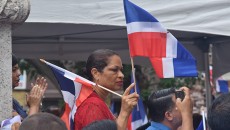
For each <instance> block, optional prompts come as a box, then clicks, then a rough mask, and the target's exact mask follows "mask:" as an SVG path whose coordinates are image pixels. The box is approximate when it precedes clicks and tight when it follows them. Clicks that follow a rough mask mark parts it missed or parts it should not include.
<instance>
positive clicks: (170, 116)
mask: <svg viewBox="0 0 230 130" xmlns="http://www.w3.org/2000/svg"><path fill="white" fill-rule="evenodd" d="M165 118H166V119H167V120H168V121H172V120H173V114H172V113H171V112H169V111H166V112H165Z"/></svg>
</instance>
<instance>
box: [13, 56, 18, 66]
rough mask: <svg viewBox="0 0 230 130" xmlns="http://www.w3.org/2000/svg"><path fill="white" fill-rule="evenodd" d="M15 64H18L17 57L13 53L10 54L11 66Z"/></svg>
mask: <svg viewBox="0 0 230 130" xmlns="http://www.w3.org/2000/svg"><path fill="white" fill-rule="evenodd" d="M16 64H18V59H17V57H16V56H15V55H14V54H12V67H13V66H15V65H16Z"/></svg>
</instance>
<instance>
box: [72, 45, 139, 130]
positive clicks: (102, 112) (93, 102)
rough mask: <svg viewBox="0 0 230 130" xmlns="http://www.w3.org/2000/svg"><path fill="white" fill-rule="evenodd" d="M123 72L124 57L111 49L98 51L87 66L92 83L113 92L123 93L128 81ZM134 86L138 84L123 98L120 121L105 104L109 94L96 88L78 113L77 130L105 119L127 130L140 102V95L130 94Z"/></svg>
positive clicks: (126, 91)
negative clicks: (124, 83)
mask: <svg viewBox="0 0 230 130" xmlns="http://www.w3.org/2000/svg"><path fill="white" fill-rule="evenodd" d="M122 69H123V67H122V62H121V58H120V56H119V55H118V54H117V53H116V52H114V51H112V50H108V49H100V50H97V51H94V52H93V53H92V54H91V55H90V56H89V58H88V60H87V63H86V73H87V75H88V78H89V80H91V81H93V82H95V83H97V84H98V85H101V86H103V87H106V88H108V89H110V90H112V91H117V90H120V89H122V86H123V78H124V75H123V73H122ZM133 86H134V84H131V85H130V86H129V87H128V88H127V89H126V90H125V92H124V94H123V96H122V99H121V100H122V101H121V111H120V114H119V116H118V117H117V119H115V117H114V116H113V114H112V113H111V112H110V110H109V108H108V106H107V105H106V103H105V99H106V97H107V96H108V94H109V92H108V91H106V90H104V89H101V88H100V87H97V86H94V92H93V93H92V94H91V95H90V96H89V97H88V98H87V99H86V100H85V101H84V102H83V103H82V104H81V105H80V106H79V107H78V109H77V112H76V114H75V116H74V120H75V124H74V127H75V130H81V129H82V128H83V127H85V126H87V125H89V124H90V123H92V122H94V121H97V120H103V119H110V120H115V121H116V124H117V128H118V130H126V127H127V122H128V118H129V115H130V113H131V112H132V109H133V108H134V107H135V106H136V104H137V101H138V98H139V95H138V94H137V93H133V94H129V92H130V90H131V89H132V88H133Z"/></svg>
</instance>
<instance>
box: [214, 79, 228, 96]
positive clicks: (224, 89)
mask: <svg viewBox="0 0 230 130" xmlns="http://www.w3.org/2000/svg"><path fill="white" fill-rule="evenodd" d="M216 91H217V92H221V93H228V92H229V81H228V80H224V79H221V78H218V79H217V80H216Z"/></svg>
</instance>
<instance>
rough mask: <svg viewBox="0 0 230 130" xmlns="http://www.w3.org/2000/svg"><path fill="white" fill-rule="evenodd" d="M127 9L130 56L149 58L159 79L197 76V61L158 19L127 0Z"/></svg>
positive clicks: (125, 3) (125, 5)
mask: <svg viewBox="0 0 230 130" xmlns="http://www.w3.org/2000/svg"><path fill="white" fill-rule="evenodd" d="M124 9H125V16H126V24H127V33H128V39H129V49H130V56H131V57H134V56H144V57H148V58H149V59H150V61H151V63H152V65H153V67H154V69H155V71H156V73H157V75H158V77H160V78H173V77H191V76H197V74H198V73H197V69H196V60H195V58H194V57H193V56H192V55H191V54H190V52H189V51H187V50H186V49H185V48H184V47H183V46H182V44H181V43H180V42H179V41H177V39H176V38H175V37H174V36H173V35H172V34H171V33H169V32H168V31H167V29H165V28H164V27H163V26H162V25H161V23H160V22H159V21H158V20H157V19H156V18H154V17H153V16H152V15H151V14H150V13H148V12H147V11H145V10H143V9H142V8H140V7H138V6H137V5H135V4H133V3H132V2H130V1H128V0H124Z"/></svg>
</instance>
